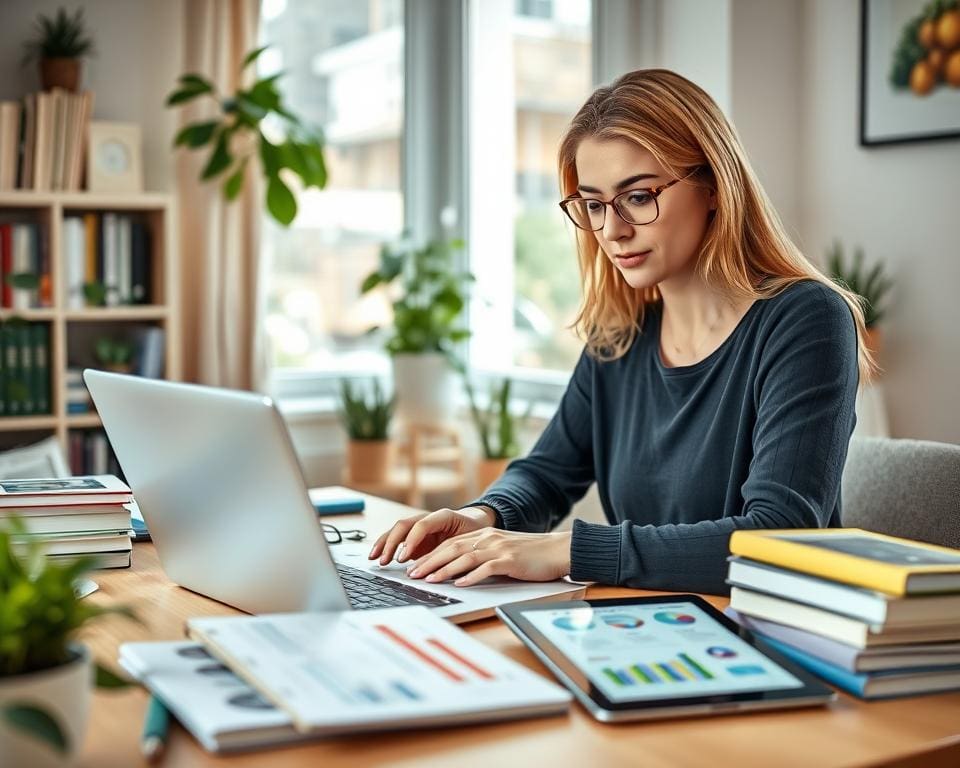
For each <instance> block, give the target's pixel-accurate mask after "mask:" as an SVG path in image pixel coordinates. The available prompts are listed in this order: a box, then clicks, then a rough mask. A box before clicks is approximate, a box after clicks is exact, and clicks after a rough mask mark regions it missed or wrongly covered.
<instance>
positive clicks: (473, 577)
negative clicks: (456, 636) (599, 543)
mask: <svg viewBox="0 0 960 768" xmlns="http://www.w3.org/2000/svg"><path fill="white" fill-rule="evenodd" d="M570 537H571V534H570V533H569V532H567V533H519V532H517V531H500V530H482V531H475V532H473V533H465V534H462V535H460V536H456V537H454V538H451V539H447V540H446V541H444V542H443V543H442V544H440V545H439V546H438V547H437V548H436V549H435V550H434V551H433V552H431V553H430V554H429V555H426V556H425V557H423V558H421V559H420V560H419V561H418V562H416V563H415V564H414V565H412V566H411V567H410V568H409V569H407V575H408V576H410V577H411V578H414V579H421V578H422V579H425V580H426V581H429V582H438V581H446V580H447V579H452V578H454V577H456V576H459V577H460V578H458V579H457V580H456V581H454V582H453V583H454V584H455V585H456V586H458V587H469V586H471V585H473V584H477V583H478V582H481V581H483V580H484V579H486V578H488V577H490V576H511V577H513V578H515V579H522V580H523V581H553V580H554V579H559V578H562V577H564V576H566V575H567V574H569V573H570Z"/></svg>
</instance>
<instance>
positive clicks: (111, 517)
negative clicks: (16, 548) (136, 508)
mask: <svg viewBox="0 0 960 768" xmlns="http://www.w3.org/2000/svg"><path fill="white" fill-rule="evenodd" d="M108 509H109V511H108V512H95V513H86V514H84V512H83V511H77V510H71V511H70V512H68V513H65V514H47V515H18V517H19V518H20V524H21V525H22V526H23V527H24V530H25V531H26V532H27V533H28V534H30V535H36V534H44V535H46V534H57V533H71V534H84V535H95V534H98V533H120V532H126V531H129V530H130V511H129V510H127V509H125V508H124V507H123V506H117V507H108ZM10 514H12V513H9V512H7V511H4V510H0V520H2V519H3V518H4V517H8V516H10Z"/></svg>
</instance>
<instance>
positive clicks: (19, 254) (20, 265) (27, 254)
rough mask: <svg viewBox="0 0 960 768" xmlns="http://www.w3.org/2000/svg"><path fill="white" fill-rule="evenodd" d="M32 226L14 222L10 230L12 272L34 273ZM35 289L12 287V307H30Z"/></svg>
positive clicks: (20, 308) (19, 308)
mask: <svg viewBox="0 0 960 768" xmlns="http://www.w3.org/2000/svg"><path fill="white" fill-rule="evenodd" d="M33 238H34V233H33V228H32V227H30V226H29V225H28V224H14V225H13V230H12V232H11V241H12V243H11V244H12V246H13V271H14V274H24V273H30V274H35V270H34V264H33ZM35 296H36V291H35V290H34V289H32V288H14V289H13V309H18V310H22V309H30V308H31V307H32V306H33V304H34V297H35Z"/></svg>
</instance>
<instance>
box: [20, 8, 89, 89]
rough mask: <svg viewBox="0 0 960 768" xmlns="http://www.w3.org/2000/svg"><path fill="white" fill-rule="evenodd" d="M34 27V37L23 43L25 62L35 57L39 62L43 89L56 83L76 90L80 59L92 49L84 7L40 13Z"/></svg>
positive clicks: (49, 87)
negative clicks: (73, 11) (53, 14)
mask: <svg viewBox="0 0 960 768" xmlns="http://www.w3.org/2000/svg"><path fill="white" fill-rule="evenodd" d="M34 29H35V31H36V34H35V36H34V38H33V39H32V40H28V41H27V42H26V43H24V49H25V51H24V56H23V63H24V65H26V64H28V63H30V62H31V61H35V60H38V61H39V62H40V85H41V87H42V88H43V90H45V91H49V90H50V89H51V88H55V87H59V88H64V89H66V90H68V91H70V92H71V93H76V92H77V90H78V88H79V87H80V59H81V58H82V57H84V56H90V55H92V54H93V53H94V47H93V40H91V39H90V37H89V36H88V34H87V30H86V24H85V22H84V18H83V8H77V11H76V13H74V14H73V15H72V16H71V15H70V14H68V13H67V12H66V10H64V9H63V8H60V9H59V10H58V11H57V15H56V16H54V17H53V18H51V17H49V16H44V15H43V14H42V13H41V14H39V15H38V16H37V20H36V22H35V23H34Z"/></svg>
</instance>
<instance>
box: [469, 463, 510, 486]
mask: <svg viewBox="0 0 960 768" xmlns="http://www.w3.org/2000/svg"><path fill="white" fill-rule="evenodd" d="M509 463H510V459H483V458H481V459H478V460H477V493H482V492H483V491H484V490H486V489H487V488H488V487H490V485H492V484H493V481H494V480H496V479H497V478H499V477H500V475H502V474H503V472H504V470H505V469H506V468H507V464H509Z"/></svg>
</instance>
